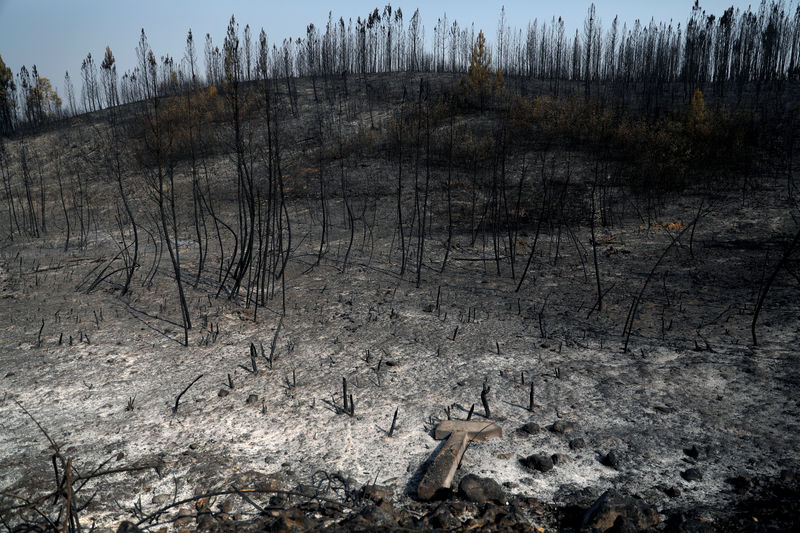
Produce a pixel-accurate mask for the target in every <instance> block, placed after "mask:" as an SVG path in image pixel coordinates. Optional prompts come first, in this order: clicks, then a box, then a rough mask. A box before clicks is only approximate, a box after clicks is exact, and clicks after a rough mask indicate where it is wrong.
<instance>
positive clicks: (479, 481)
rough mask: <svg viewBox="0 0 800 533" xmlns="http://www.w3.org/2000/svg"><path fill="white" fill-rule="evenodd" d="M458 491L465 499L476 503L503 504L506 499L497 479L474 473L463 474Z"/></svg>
mask: <svg viewBox="0 0 800 533" xmlns="http://www.w3.org/2000/svg"><path fill="white" fill-rule="evenodd" d="M458 492H459V494H461V496H462V497H463V498H464V499H465V500H468V501H471V502H476V503H484V502H495V503H499V504H503V503H505V500H506V497H505V494H504V493H503V489H502V487H500V484H498V483H497V481H495V480H493V479H491V478H488V477H478V476H476V475H475V474H468V475H466V476H464V478H463V479H462V480H461V483H459V484H458Z"/></svg>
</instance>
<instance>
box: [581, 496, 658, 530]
mask: <svg viewBox="0 0 800 533" xmlns="http://www.w3.org/2000/svg"><path fill="white" fill-rule="evenodd" d="M620 518H622V521H621V522H619V523H618V522H617V521H618V519H620ZM658 523H659V516H658V510H657V509H656V508H655V507H653V506H652V505H649V504H648V503H646V502H644V501H642V500H640V499H638V498H635V497H633V496H629V495H627V494H624V493H622V492H620V491H618V490H616V489H610V490H607V491H606V492H604V493H603V495H602V496H600V498H598V499H597V501H596V502H595V503H594V505H592V506H591V507H590V508H589V510H588V511H586V514H585V515H584V517H583V523H582V527H583V528H584V529H597V530H600V531H607V530H608V529H610V528H612V527H617V528H619V530H620V531H639V530H642V529H647V528H651V527H655V526H657V525H658Z"/></svg>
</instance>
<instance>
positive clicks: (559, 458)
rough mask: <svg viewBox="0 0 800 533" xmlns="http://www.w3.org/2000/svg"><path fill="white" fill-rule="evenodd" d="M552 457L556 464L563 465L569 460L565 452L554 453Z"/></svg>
mask: <svg viewBox="0 0 800 533" xmlns="http://www.w3.org/2000/svg"><path fill="white" fill-rule="evenodd" d="M550 459H552V460H553V465H554V466H558V465H563V464H565V463H567V462H568V461H569V457H567V456H566V455H564V454H563V453H554V454H553V455H551V456H550Z"/></svg>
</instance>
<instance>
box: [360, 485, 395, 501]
mask: <svg viewBox="0 0 800 533" xmlns="http://www.w3.org/2000/svg"><path fill="white" fill-rule="evenodd" d="M392 492H393V491H392V489H391V488H390V487H384V486H382V485H366V486H365V487H364V491H363V493H364V498H366V499H367V500H370V501H372V502H375V504H376V505H380V504H381V503H383V502H385V501H389V500H391V499H392Z"/></svg>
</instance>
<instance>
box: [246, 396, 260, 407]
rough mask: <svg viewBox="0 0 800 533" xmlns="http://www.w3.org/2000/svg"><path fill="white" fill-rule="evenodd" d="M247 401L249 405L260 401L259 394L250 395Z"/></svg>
mask: <svg viewBox="0 0 800 533" xmlns="http://www.w3.org/2000/svg"><path fill="white" fill-rule="evenodd" d="M245 403H246V404H247V405H253V404H254V403H258V394H251V395H250V396H248V397H247V400H245Z"/></svg>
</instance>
